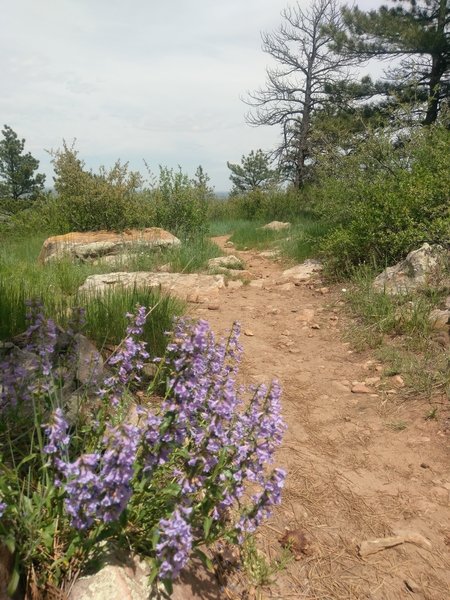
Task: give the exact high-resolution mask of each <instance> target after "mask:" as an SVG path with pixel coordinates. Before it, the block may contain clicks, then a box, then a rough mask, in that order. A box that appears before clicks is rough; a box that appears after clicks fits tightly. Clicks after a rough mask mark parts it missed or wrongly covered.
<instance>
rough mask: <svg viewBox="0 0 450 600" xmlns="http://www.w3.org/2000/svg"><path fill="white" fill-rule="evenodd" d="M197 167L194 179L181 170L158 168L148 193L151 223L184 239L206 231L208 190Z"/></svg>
mask: <svg viewBox="0 0 450 600" xmlns="http://www.w3.org/2000/svg"><path fill="white" fill-rule="evenodd" d="M208 181H209V179H208V177H207V175H205V174H204V173H203V170H202V169H201V167H199V168H198V169H197V172H196V175H195V178H194V179H189V177H188V176H187V175H186V174H184V173H183V172H182V171H181V169H179V170H178V171H174V170H173V169H168V168H167V167H160V173H159V182H158V185H157V186H156V187H155V188H154V189H153V190H151V191H150V192H149V196H150V198H151V201H152V203H153V204H154V207H155V223H156V224H157V225H158V226H159V227H162V228H163V229H167V230H169V231H170V232H171V233H174V234H175V235H178V236H179V237H181V238H182V239H184V240H192V239H195V238H199V237H203V236H204V235H205V234H206V233H207V230H208V227H207V215H208V203H209V201H210V200H211V198H212V194H213V193H212V190H211V189H210V188H209V187H208Z"/></svg>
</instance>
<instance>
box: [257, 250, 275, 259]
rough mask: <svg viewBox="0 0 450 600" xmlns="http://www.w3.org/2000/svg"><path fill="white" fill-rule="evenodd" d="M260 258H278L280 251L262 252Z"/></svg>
mask: <svg viewBox="0 0 450 600" xmlns="http://www.w3.org/2000/svg"><path fill="white" fill-rule="evenodd" d="M258 256H260V257H261V258H272V259H275V258H278V257H279V256H280V251H279V250H267V251H265V252H260V253H259V254H258Z"/></svg>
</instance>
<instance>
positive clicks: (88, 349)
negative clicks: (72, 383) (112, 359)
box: [74, 333, 103, 386]
mask: <svg viewBox="0 0 450 600" xmlns="http://www.w3.org/2000/svg"><path fill="white" fill-rule="evenodd" d="M74 338H75V343H76V345H75V358H74V360H75V365H76V367H75V369H76V372H75V377H76V379H77V380H78V382H79V383H81V384H82V385H85V386H93V385H96V384H97V383H98V380H99V378H100V375H101V374H102V372H103V358H102V355H101V354H100V352H99V351H98V350H97V348H96V347H95V346H94V344H93V343H92V342H91V341H90V340H88V339H87V337H85V336H84V335H82V334H81V333H76V334H75V336H74Z"/></svg>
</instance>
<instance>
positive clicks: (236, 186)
mask: <svg viewBox="0 0 450 600" xmlns="http://www.w3.org/2000/svg"><path fill="white" fill-rule="evenodd" d="M227 167H228V168H229V169H230V171H231V174H230V179H231V181H232V183H233V188H232V190H231V194H232V195H236V194H241V193H243V192H249V191H252V190H258V189H259V190H261V189H262V190H264V189H268V188H269V187H271V186H272V185H275V184H276V183H277V181H278V172H277V171H276V170H274V169H271V168H270V161H269V157H268V155H267V154H266V153H265V152H263V151H262V150H261V149H259V150H256V152H255V151H254V150H252V151H251V152H250V154H248V155H247V156H245V155H243V156H242V159H241V164H240V165H238V164H234V163H230V162H227Z"/></svg>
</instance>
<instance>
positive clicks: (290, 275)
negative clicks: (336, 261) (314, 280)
mask: <svg viewBox="0 0 450 600" xmlns="http://www.w3.org/2000/svg"><path fill="white" fill-rule="evenodd" d="M322 268H323V267H322V264H321V263H320V262H319V261H318V260H314V259H308V260H305V262H304V263H302V264H301V265H296V266H295V267H292V268H290V269H287V270H286V271H283V274H282V275H281V278H280V280H279V283H280V284H283V283H286V282H287V281H291V282H292V283H299V282H301V281H309V280H310V279H311V277H312V276H313V275H314V274H315V273H318V272H319V271H321V270H322Z"/></svg>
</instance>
